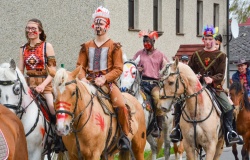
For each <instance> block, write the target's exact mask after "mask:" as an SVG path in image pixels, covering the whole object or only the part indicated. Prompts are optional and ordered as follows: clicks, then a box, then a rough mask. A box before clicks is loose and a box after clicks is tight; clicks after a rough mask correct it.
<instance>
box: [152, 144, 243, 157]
mask: <svg viewBox="0 0 250 160" xmlns="http://www.w3.org/2000/svg"><path fill="white" fill-rule="evenodd" d="M241 148H242V145H238V146H237V149H238V158H239V159H241ZM157 160H165V158H158V159H157ZM170 160H175V157H174V155H171V156H170ZM182 160H186V155H185V153H184V155H183V159H182ZM220 160H234V155H233V153H232V147H227V148H224V150H223V153H222V154H221V157H220Z"/></svg>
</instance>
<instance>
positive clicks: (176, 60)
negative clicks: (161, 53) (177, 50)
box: [174, 57, 179, 68]
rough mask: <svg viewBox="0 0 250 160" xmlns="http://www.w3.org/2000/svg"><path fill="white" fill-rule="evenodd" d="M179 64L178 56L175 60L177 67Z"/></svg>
mask: <svg viewBox="0 0 250 160" xmlns="http://www.w3.org/2000/svg"><path fill="white" fill-rule="evenodd" d="M178 64H179V58H178V57H176V58H175V61H174V66H175V67H176V68H177V66H178Z"/></svg>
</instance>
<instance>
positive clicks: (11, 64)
mask: <svg viewBox="0 0 250 160" xmlns="http://www.w3.org/2000/svg"><path fill="white" fill-rule="evenodd" d="M10 68H12V69H13V70H16V62H15V61H14V59H11V60H10Z"/></svg>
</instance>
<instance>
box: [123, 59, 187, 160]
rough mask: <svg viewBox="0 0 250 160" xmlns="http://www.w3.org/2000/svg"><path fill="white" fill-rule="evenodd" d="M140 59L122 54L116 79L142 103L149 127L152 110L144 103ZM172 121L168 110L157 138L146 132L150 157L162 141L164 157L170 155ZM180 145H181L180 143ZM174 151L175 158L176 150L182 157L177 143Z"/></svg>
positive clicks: (155, 153)
mask: <svg viewBox="0 0 250 160" xmlns="http://www.w3.org/2000/svg"><path fill="white" fill-rule="evenodd" d="M139 61H140V56H138V57H137V58H136V59H135V60H128V59H127V56H126V55H123V62H124V65H123V73H122V74H121V76H120V78H119V81H118V86H119V88H120V90H121V91H124V92H128V93H130V94H132V95H133V96H134V97H136V99H137V100H138V101H139V102H140V103H141V104H142V106H143V110H144V115H145V122H146V126H147V128H148V127H149V125H150V123H151V121H152V119H153V113H152V111H150V110H148V109H147V104H145V100H144V99H145V98H144V97H145V96H144V93H142V91H141V86H140V84H141V76H140V73H139V71H138V69H137V65H138V63H139ZM172 123H173V115H172V114H171V112H169V113H168V114H167V115H166V116H165V117H164V123H163V124H164V126H163V132H162V133H161V134H162V135H161V136H160V137H159V138H154V137H152V135H151V134H148V136H147V141H148V143H149V144H150V148H151V151H152V153H151V155H150V156H151V159H156V157H157V154H158V152H159V150H160V149H161V147H162V144H163V142H164V148H165V150H164V156H165V158H166V159H169V157H170V138H169V134H170V131H171V129H172ZM180 146H182V145H181V144H180ZM174 151H175V156H176V159H178V158H177V152H179V154H180V156H179V157H180V159H182V153H183V149H181V148H178V146H177V143H174Z"/></svg>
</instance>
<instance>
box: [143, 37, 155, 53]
mask: <svg viewBox="0 0 250 160" xmlns="http://www.w3.org/2000/svg"><path fill="white" fill-rule="evenodd" d="M143 45H144V48H145V49H146V50H151V49H152V48H153V47H154V45H153V40H152V39H150V38H149V37H144V38H143Z"/></svg>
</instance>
